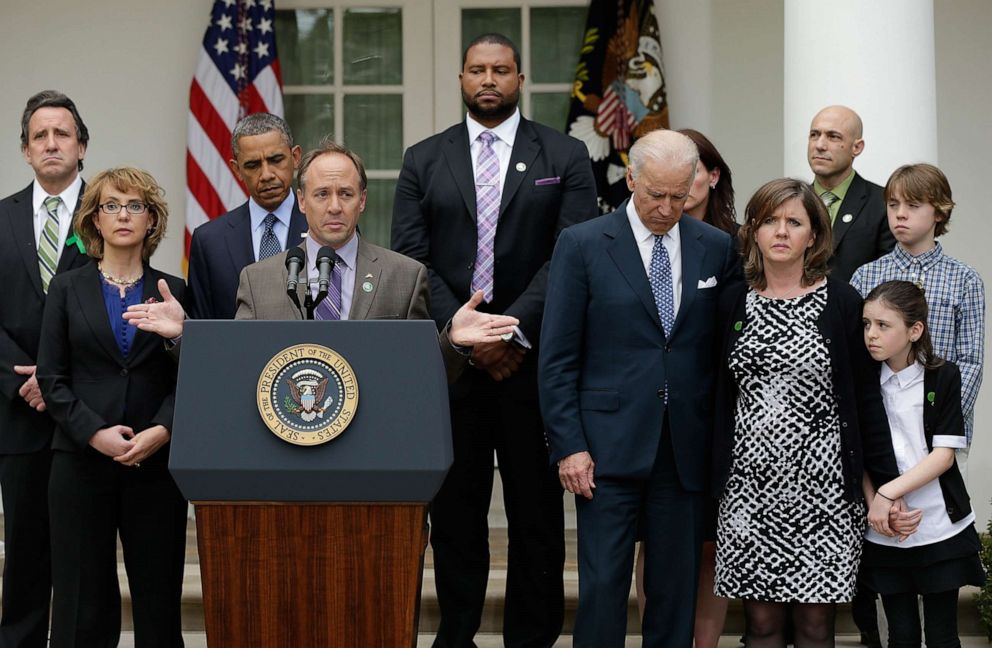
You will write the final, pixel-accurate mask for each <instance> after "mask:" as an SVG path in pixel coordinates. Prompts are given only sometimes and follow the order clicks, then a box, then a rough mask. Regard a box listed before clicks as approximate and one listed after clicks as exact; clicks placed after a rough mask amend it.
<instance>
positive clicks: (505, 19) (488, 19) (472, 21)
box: [459, 9, 520, 69]
mask: <svg viewBox="0 0 992 648" xmlns="http://www.w3.org/2000/svg"><path fill="white" fill-rule="evenodd" d="M493 32H495V33H497V34H503V35H504V36H506V37H507V38H509V39H510V40H511V41H513V43H514V44H515V45H516V46H517V47H518V48H519V47H520V10H519V9H462V51H463V52H464V51H465V48H466V47H468V44H469V43H471V42H472V40H473V39H474V38H475V37H476V36H482V35H483V34H491V33H493ZM460 68H461V61H459V69H460Z"/></svg>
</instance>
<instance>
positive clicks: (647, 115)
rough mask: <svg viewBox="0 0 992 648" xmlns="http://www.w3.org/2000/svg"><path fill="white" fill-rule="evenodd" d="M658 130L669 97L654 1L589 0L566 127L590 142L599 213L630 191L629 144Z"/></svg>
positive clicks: (665, 124) (665, 117) (664, 123)
mask: <svg viewBox="0 0 992 648" xmlns="http://www.w3.org/2000/svg"><path fill="white" fill-rule="evenodd" d="M657 128H668V100H667V99H666V94H665V74H664V69H663V67H662V57H661V35H660V33H659V32H658V21H657V19H656V18H655V15H654V0H592V2H591V4H590V5H589V17H588V19H587V20H586V31H585V34H584V36H583V41H582V49H581V50H580V52H579V63H578V65H577V66H576V69H575V82H574V83H573V84H572V104H571V107H570V109H569V112H568V133H569V135H571V136H572V137H576V138H578V139H580V140H582V141H583V142H585V144H586V146H587V147H588V148H589V156H590V157H591V158H592V166H593V172H594V173H595V175H596V185H597V193H598V195H599V208H600V211H602V212H603V213H607V212H610V211H613V210H614V209H616V208H617V207H618V206H619V205H620V203H622V202H623V201H624V200H625V199H626V198H627V196H629V195H630V192H629V191H628V190H627V184H626V182H625V181H624V174H625V172H626V169H627V152H628V151H629V150H630V145H631V144H632V143H633V141H634V140H635V139H636V138H637V137H640V136H641V135H642V134H644V133H647V132H649V131H652V130H655V129H657Z"/></svg>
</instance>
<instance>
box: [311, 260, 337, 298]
mask: <svg viewBox="0 0 992 648" xmlns="http://www.w3.org/2000/svg"><path fill="white" fill-rule="evenodd" d="M337 261H338V255H337V253H336V252H335V251H334V249H333V248H331V247H329V246H327V245H325V246H324V247H322V248H320V251H318V252H317V296H316V297H315V298H314V306H315V307H316V305H317V304H319V303H320V302H321V300H323V299H324V297H327V287H328V286H329V285H330V283H331V272H332V271H333V270H334V264H335V263H337Z"/></svg>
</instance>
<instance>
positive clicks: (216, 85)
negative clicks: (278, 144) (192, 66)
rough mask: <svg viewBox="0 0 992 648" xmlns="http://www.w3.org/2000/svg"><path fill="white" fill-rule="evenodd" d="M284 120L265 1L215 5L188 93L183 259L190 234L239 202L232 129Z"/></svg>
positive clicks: (271, 16) (241, 191)
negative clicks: (254, 117) (266, 116)
mask: <svg viewBox="0 0 992 648" xmlns="http://www.w3.org/2000/svg"><path fill="white" fill-rule="evenodd" d="M256 112H270V113H273V114H275V115H279V116H280V117H282V116H283V107H282V75H281V74H280V73H279V59H278V57H277V56H276V36H275V9H274V7H273V1H272V0H216V1H215V2H214V6H213V9H212V10H211V12H210V24H209V26H208V27H207V33H206V34H205V35H204V36H203V47H202V48H201V49H200V58H199V61H198V62H197V65H196V74H195V76H194V77H193V83H192V84H191V85H190V90H189V118H188V125H187V135H186V255H188V254H189V243H190V238H191V237H192V236H193V230H194V229H196V228H197V226H199V225H202V224H203V223H205V222H207V221H208V220H210V219H212V218H216V217H218V216H220V215H221V214H223V213H225V212H227V211H230V210H231V209H233V208H234V207H236V206H238V205H240V204H241V203H243V202H244V201H245V200H246V199H247V197H248V192H247V190H246V189H245V186H244V184H243V183H242V182H241V179H240V178H239V177H238V176H237V175H236V174H235V173H233V172H232V171H231V168H230V167H229V166H228V165H227V161H228V160H230V159H231V157H232V155H231V130H232V129H233V128H234V125H235V124H236V123H237V121H238V120H239V119H240V118H242V117H244V116H245V115H248V114H251V113H256Z"/></svg>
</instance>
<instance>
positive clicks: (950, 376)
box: [923, 362, 971, 522]
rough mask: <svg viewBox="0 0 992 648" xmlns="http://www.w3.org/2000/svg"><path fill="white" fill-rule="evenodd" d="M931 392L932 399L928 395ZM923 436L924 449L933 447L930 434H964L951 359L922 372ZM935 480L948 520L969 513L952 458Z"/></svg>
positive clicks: (958, 384)
mask: <svg viewBox="0 0 992 648" xmlns="http://www.w3.org/2000/svg"><path fill="white" fill-rule="evenodd" d="M931 394H933V400H931V399H930V395H931ZM923 436H924V437H925V438H926V440H927V450H930V451H931V452H932V451H933V438H934V436H959V437H961V438H964V436H965V434H964V415H963V414H962V413H961V372H960V370H958V367H957V365H956V364H954V363H953V362H945V363H944V364H942V365H940V366H939V367H937V368H936V369H927V370H926V371H925V372H924V373H923ZM938 481H939V483H940V490H941V492H942V493H943V494H944V505H945V506H946V508H947V516H948V517H949V518H951V522H957V521H958V520H962V519H964V518H965V517H967V516H968V515H969V514H970V513H971V498H970V497H968V490H967V489H966V488H965V485H964V479H963V478H962V477H961V471H960V470H958V463H957V462H956V461H955V462H954V463H952V464H951V467H950V468H948V469H947V470H946V471H944V474H942V475H941V476H940V477H939V478H938Z"/></svg>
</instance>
